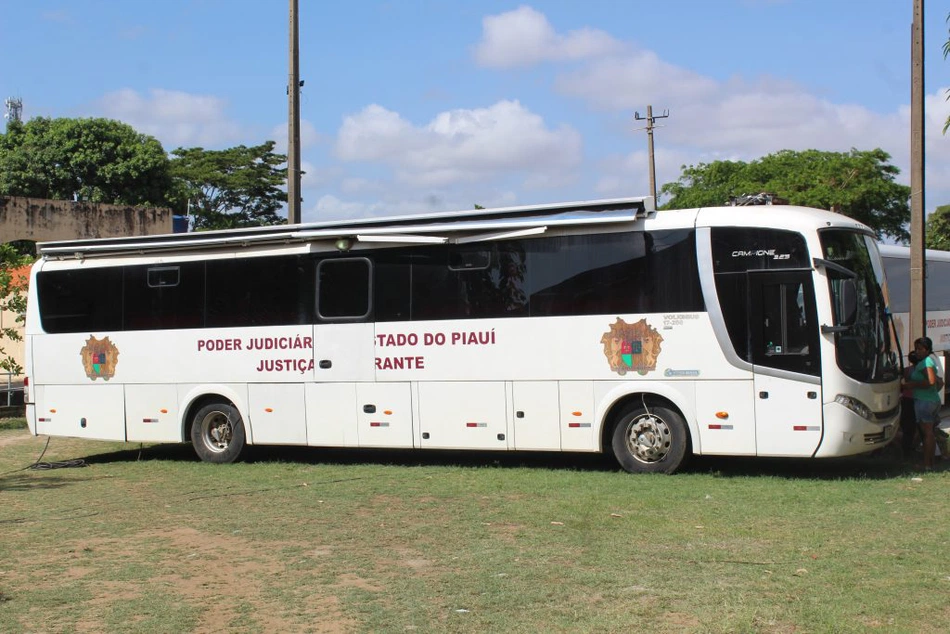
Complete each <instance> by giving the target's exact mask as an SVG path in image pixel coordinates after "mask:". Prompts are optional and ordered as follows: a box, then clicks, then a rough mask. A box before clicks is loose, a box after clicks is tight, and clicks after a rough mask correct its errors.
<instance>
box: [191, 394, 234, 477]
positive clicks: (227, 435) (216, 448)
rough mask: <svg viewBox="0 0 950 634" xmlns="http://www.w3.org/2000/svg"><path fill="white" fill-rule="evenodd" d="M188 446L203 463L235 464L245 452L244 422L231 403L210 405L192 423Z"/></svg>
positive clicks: (198, 413) (198, 412)
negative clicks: (192, 446)
mask: <svg viewBox="0 0 950 634" xmlns="http://www.w3.org/2000/svg"><path fill="white" fill-rule="evenodd" d="M191 444H192V445H194V447H195V453H197V454H198V457H199V458H201V459H202V460H203V461H204V462H214V463H218V464H226V463H229V462H234V461H235V460H237V459H238V456H240V455H241V451H243V450H244V421H243V420H242V419H241V414H240V412H238V410H237V408H236V407H234V406H233V405H232V404H231V403H224V402H218V403H209V404H208V405H205V406H204V407H202V408H201V409H199V410H198V411H197V412H195V416H194V418H192V420H191Z"/></svg>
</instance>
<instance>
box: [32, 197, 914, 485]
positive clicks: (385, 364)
mask: <svg viewBox="0 0 950 634" xmlns="http://www.w3.org/2000/svg"><path fill="white" fill-rule="evenodd" d="M38 251H39V253H40V255H41V258H40V259H39V260H38V261H37V263H36V265H35V266H34V267H33V271H32V278H31V284H30V296H29V308H28V311H27V321H26V346H27V363H26V367H27V374H28V378H29V381H28V383H29V387H28V390H27V401H28V403H29V404H28V405H27V419H28V422H29V427H30V430H31V431H32V432H33V433H34V434H43V435H50V436H74V437H81V438H91V439H103V440H119V441H128V442H185V441H189V440H190V441H191V442H193V444H194V446H195V450H196V452H197V453H198V455H199V456H200V457H201V458H202V459H203V460H206V461H211V462H230V461H233V460H235V459H237V458H238V457H239V456H240V454H241V452H242V450H243V449H244V447H245V445H251V444H253V445H303V446H313V447H388V448H407V449H408V448H412V449H470V450H487V451H563V452H601V451H604V452H609V453H612V454H613V455H614V456H616V458H617V460H618V462H619V463H620V465H621V466H622V467H623V468H624V469H626V470H628V471H631V472H665V473H671V472H673V471H675V470H677V469H678V468H679V467H680V466H681V465H682V464H683V462H684V460H685V459H686V458H688V456H690V455H692V454H697V455H729V456H785V457H817V458H821V457H836V456H847V455H853V454H859V453H862V452H868V451H872V450H874V449H877V448H879V447H881V446H883V445H884V444H886V443H887V442H889V441H890V440H891V438H892V437H893V435H894V433H895V430H896V428H897V420H898V414H899V398H898V365H897V355H896V354H895V353H894V351H893V350H892V349H891V336H890V331H889V326H888V323H887V317H886V315H887V306H886V305H885V299H884V298H885V294H884V293H883V292H882V286H883V284H884V273H883V267H882V265H881V259H880V255H879V253H878V250H877V245H876V243H875V241H874V235H873V233H872V232H871V231H870V230H869V229H868V228H867V227H865V226H863V225H861V224H859V223H857V222H855V221H854V220H851V219H849V218H846V217H844V216H840V215H837V214H834V213H830V212H826V211H820V210H815V209H807V208H801V207H789V206H771V207H768V208H762V207H722V208H703V209H690V210H679V211H662V212H656V211H655V210H654V202H653V199H652V198H630V199H619V200H605V201H590V202H579V203H562V204H550V205H539V206H532V207H513V208H503V209H486V210H474V211H463V212H455V213H439V214H429V215H423V216H405V217H398V218H369V219H361V220H352V221H339V222H324V223H313V224H303V225H293V226H278V227H263V228H254V229H240V230H232V231H219V232H206V233H190V234H178V235H167V236H150V237H139V238H121V239H104V240H88V241H70V242H52V243H45V244H40V245H39V247H38Z"/></svg>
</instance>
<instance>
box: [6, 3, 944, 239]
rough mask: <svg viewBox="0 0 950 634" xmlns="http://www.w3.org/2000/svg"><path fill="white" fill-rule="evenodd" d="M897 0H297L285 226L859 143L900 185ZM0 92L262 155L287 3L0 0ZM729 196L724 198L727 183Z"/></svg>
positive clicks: (28, 113)
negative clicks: (295, 135)
mask: <svg viewBox="0 0 950 634" xmlns="http://www.w3.org/2000/svg"><path fill="white" fill-rule="evenodd" d="M925 4H926V15H925V24H926V35H925V38H926V39H925V44H926V47H927V54H926V62H925V69H926V93H927V101H926V108H927V115H926V117H927V123H926V142H927V159H926V168H927V176H926V178H927V191H926V206H927V208H928V209H933V208H934V207H936V206H937V205H941V204H950V138H948V137H944V136H943V135H942V134H941V128H942V125H943V121H944V120H945V119H946V117H947V115H948V114H950V104H948V103H947V102H946V101H945V96H946V89H947V87H948V86H950V61H945V60H944V59H943V55H942V45H943V43H944V41H946V39H947V23H946V21H945V20H946V17H947V14H948V12H950V1H945V2H937V1H935V0H927V1H926V3H925ZM912 6H913V4H912V0H864V1H863V2H860V3H857V2H852V1H850V0H715V1H712V0H708V1H707V0H665V1H664V2H655V1H652V2H645V1H641V0H626V1H623V0H585V1H584V2H579V1H576V0H536V1H535V2H531V3H518V2H501V1H497V0H481V1H479V2H467V1H463V0H455V1H450V0H385V1H384V0H380V1H371V0H350V1H349V2H318V1H314V0H300V74H301V78H302V79H303V80H304V81H305V85H304V88H303V91H302V95H301V119H302V123H301V128H302V151H301V155H302V163H303V169H304V170H305V171H306V174H305V175H304V177H303V185H302V195H303V199H304V200H303V207H302V209H303V219H304V221H316V220H324V219H336V218H346V217H361V216H366V215H389V214H406V213H423V212H431V211H440V210H461V209H468V208H471V206H472V205H473V204H475V203H478V204H481V205H484V206H502V205H520V204H532V203H542V202H553V201H562V200H587V199H595V198H612V197H620V196H639V195H646V194H648V193H649V182H648V165H647V151H646V136H645V133H644V132H643V131H642V130H638V128H641V127H642V122H637V121H635V120H634V113H635V112H637V111H639V112H640V114H641V115H643V114H644V113H645V112H646V107H647V105H648V104H650V105H652V106H653V109H654V113H655V114H657V113H660V112H662V111H664V110H669V113H670V116H669V118H667V119H664V120H662V121H660V122H659V123H660V124H661V125H663V126H664V127H662V128H658V129H657V131H656V136H655V142H656V164H657V181H658V184H659V185H662V184H663V183H666V182H669V181H672V180H675V179H676V178H677V177H678V176H679V174H680V166H682V165H684V164H685V165H691V164H698V163H701V162H708V161H713V160H717V159H738V160H753V159H756V158H758V157H761V156H763V155H765V154H769V153H771V152H775V151H777V150H781V149H795V150H803V149H808V148H817V149H821V150H833V151H847V150H849V149H851V148H852V147H854V148H857V149H859V150H869V149H873V148H875V147H881V148H883V149H884V150H885V151H887V152H888V153H890V154H891V156H892V162H893V163H894V164H895V165H897V166H898V167H899V168H900V169H901V171H902V174H901V176H900V180H901V181H902V182H905V183H906V182H909V145H910V134H909V103H910V36H911V33H910V24H911V20H912ZM0 9H2V12H0V16H2V18H0V20H2V22H0V29H2V30H0V32H2V33H3V41H4V51H5V59H4V62H3V65H2V70H0V97H3V98H7V97H12V96H17V97H20V98H21V99H22V100H23V103H24V116H25V117H26V118H29V117H33V116H48V117H84V116H104V117H110V118H115V119H119V120H121V121H125V122H126V123H129V124H131V125H132V126H133V127H135V128H136V129H137V130H139V131H140V132H145V133H148V134H152V135H154V136H155V137H157V138H158V139H159V140H160V141H161V142H162V145H163V146H164V147H165V149H166V150H168V151H171V150H173V149H175V148H176V147H179V146H184V147H194V146H202V147H205V148H209V149H217V148H224V147H230V146H233V145H237V144H247V145H251V144H258V143H261V142H263V141H265V140H267V139H273V140H275V141H277V143H278V148H279V149H280V151H286V145H287V133H286V121H287V109H288V108H287V96H286V84H287V77H288V40H287V38H288V2H286V1H283V0H268V1H264V0H162V1H161V2H128V1H119V0H111V1H107V0H98V1H93V0H70V1H69V2H67V1H65V0H59V1H48V0H32V1H31V2H22V1H18V2H13V1H11V0H0ZM737 193H738V192H737Z"/></svg>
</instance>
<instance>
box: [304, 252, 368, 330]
mask: <svg viewBox="0 0 950 634" xmlns="http://www.w3.org/2000/svg"><path fill="white" fill-rule="evenodd" d="M370 274H371V271H370V262H369V260H367V259H366V258H340V259H333V260H322V261H320V262H319V263H318V264H317V289H318V290H317V315H318V316H319V317H320V318H322V319H330V320H337V319H363V318H366V317H368V316H369V312H370V306H371V305H370V293H371V290H372V288H371V284H370Z"/></svg>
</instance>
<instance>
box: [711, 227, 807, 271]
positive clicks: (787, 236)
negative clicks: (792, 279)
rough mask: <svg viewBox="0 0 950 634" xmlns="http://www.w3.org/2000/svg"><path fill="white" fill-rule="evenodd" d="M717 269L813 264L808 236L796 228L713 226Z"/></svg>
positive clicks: (766, 268)
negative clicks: (805, 236) (784, 229)
mask: <svg viewBox="0 0 950 634" xmlns="http://www.w3.org/2000/svg"><path fill="white" fill-rule="evenodd" d="M712 253H713V268H714V270H715V271H716V273H740V272H745V271H761V270H768V269H799V268H811V260H810V259H809V257H808V247H807V246H806V245H805V238H804V237H803V236H802V235H801V234H800V233H796V232H794V231H778V230H775V229H756V228H749V227H742V228H739V227H714V228H713V230H712Z"/></svg>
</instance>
